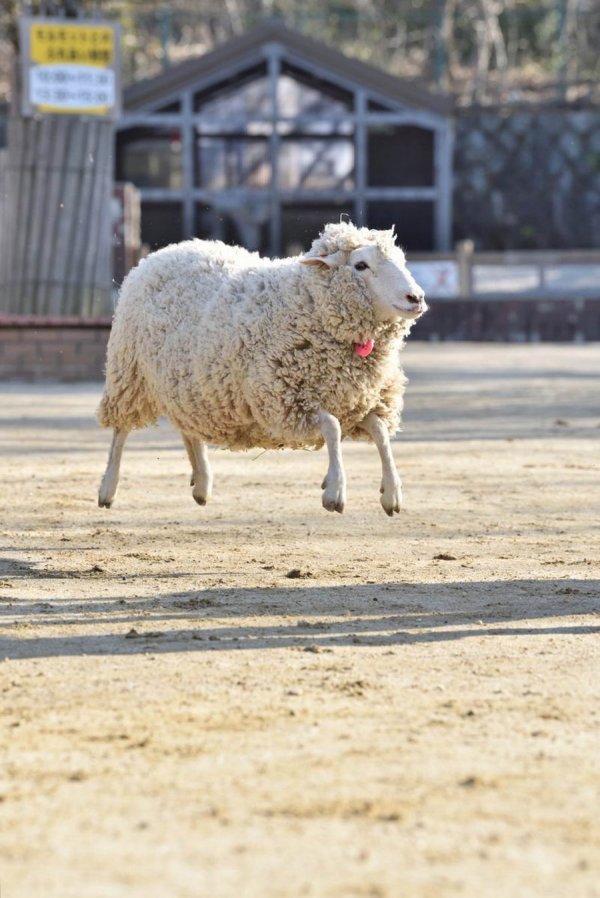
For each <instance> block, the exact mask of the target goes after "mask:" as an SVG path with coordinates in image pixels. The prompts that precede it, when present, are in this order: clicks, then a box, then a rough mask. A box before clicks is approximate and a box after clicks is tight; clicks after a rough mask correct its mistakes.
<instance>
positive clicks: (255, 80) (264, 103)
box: [194, 65, 273, 124]
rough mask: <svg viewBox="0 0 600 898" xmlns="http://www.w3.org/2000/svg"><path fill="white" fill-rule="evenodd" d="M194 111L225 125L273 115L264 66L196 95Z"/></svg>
mask: <svg viewBox="0 0 600 898" xmlns="http://www.w3.org/2000/svg"><path fill="white" fill-rule="evenodd" d="M194 109H195V110H196V112H200V113H202V115H206V116H207V117H208V118H212V119H217V120H218V119H221V120H222V121H224V122H226V123H227V124H231V123H232V121H245V120H246V119H251V118H269V117H270V116H271V115H272V114H273V105H272V102H271V91H270V85H269V79H268V77H267V69H266V65H260V66H256V67H255V68H254V69H250V70H249V71H247V72H244V73H243V74H239V75H236V76H235V78H231V79H229V81H227V82H225V83H223V84H220V85H218V86H217V87H213V88H210V90H208V91H204V92H202V93H199V94H196V96H195V98H194Z"/></svg>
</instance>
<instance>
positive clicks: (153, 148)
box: [116, 128, 183, 190]
mask: <svg viewBox="0 0 600 898" xmlns="http://www.w3.org/2000/svg"><path fill="white" fill-rule="evenodd" d="M116 156H117V180H118V181H132V182H133V183H134V184H135V185H136V187H170V188H171V189H173V190H179V189H181V186H182V183H183V170H182V162H181V156H182V154H181V134H180V132H179V129H177V128H172V129H171V128H129V129H128V130H127V131H121V132H120V133H119V134H118V136H117V149H116Z"/></svg>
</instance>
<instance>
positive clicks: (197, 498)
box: [192, 493, 206, 505]
mask: <svg viewBox="0 0 600 898" xmlns="http://www.w3.org/2000/svg"><path fill="white" fill-rule="evenodd" d="M192 496H194V501H195V502H197V503H198V505H206V496H196V495H195V494H194V493H192Z"/></svg>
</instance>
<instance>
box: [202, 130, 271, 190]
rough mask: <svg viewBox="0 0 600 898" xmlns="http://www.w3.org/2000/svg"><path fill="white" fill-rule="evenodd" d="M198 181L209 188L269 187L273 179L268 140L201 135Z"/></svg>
mask: <svg viewBox="0 0 600 898" xmlns="http://www.w3.org/2000/svg"><path fill="white" fill-rule="evenodd" d="M196 147H197V149H196V184H197V185H198V186H199V187H205V188H206V189H208V190H227V189H229V188H232V187H268V186H269V184H270V182H271V162H270V157H269V142H268V141H267V140H265V139H264V138H262V137H261V138H251V137H238V136H232V137H199V138H198V140H197V143H196Z"/></svg>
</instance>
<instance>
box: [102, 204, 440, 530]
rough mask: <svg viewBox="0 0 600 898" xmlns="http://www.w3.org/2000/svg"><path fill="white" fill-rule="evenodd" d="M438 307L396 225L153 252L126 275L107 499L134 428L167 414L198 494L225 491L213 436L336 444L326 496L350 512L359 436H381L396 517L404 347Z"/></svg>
mask: <svg viewBox="0 0 600 898" xmlns="http://www.w3.org/2000/svg"><path fill="white" fill-rule="evenodd" d="M426 309H427V305H426V303H425V298H424V293H423V290H422V289H421V288H420V287H419V286H418V284H417V283H416V281H415V280H414V278H413V277H412V275H411V274H410V272H409V271H408V269H407V266H406V260H405V256H404V253H403V252H402V250H401V249H400V248H399V247H398V246H397V245H396V242H395V237H394V229H393V228H392V230H390V231H376V230H369V229H367V228H359V227H356V226H354V225H353V224H352V223H350V222H346V221H343V222H340V223H336V224H328V225H326V226H325V227H324V229H323V231H322V232H321V234H320V235H319V237H317V238H316V239H315V240H314V241H313V243H312V246H311V248H310V250H309V251H308V252H307V253H306V254H304V255H301V256H296V257H294V258H291V259H268V258H262V257H260V256H259V255H257V254H256V253H250V252H248V251H247V250H245V249H242V248H240V247H231V246H226V245H225V244H223V243H221V242H218V241H215V242H213V241H202V240H190V241H185V242H183V243H178V244H172V245H171V246H167V247H165V248H163V249H161V250H159V251H157V252H155V253H153V254H151V255H150V256H148V257H147V258H146V259H144V260H142V261H141V262H140V264H139V265H138V266H137V267H136V268H135V269H133V270H132V271H131V272H130V273H129V274H128V276H127V278H126V279H125V281H124V283H123V286H122V289H121V295H120V300H119V303H118V306H117V310H116V313H115V318H114V322H113V327H112V332H111V335H110V340H109V343H108V350H107V364H106V385H105V390H104V394H103V397H102V400H101V402H100V406H99V409H98V421H99V423H100V425H101V426H103V427H109V428H113V431H114V433H113V440H112V445H111V448H110V453H109V460H108V465H107V468H106V472H105V474H104V477H103V479H102V483H101V485H100V490H99V495H98V504H99V505H100V506H101V507H104V508H110V506H111V504H112V502H113V499H114V497H115V494H116V490H117V485H118V479H119V466H120V461H121V454H122V452H123V447H124V444H125V440H126V438H127V435H128V434H129V432H130V431H131V430H133V429H135V428H141V427H144V426H145V425H147V424H151V423H153V422H155V421H156V420H157V418H158V417H159V416H160V415H166V416H167V417H168V419H169V420H170V421H171V423H172V424H173V426H174V427H175V428H177V429H178V430H179V431H180V433H181V434H182V437H183V442H184V445H185V448H186V450H187V454H188V456H189V460H190V463H191V466H192V478H191V484H192V486H193V491H192V495H193V498H194V499H195V500H196V502H197V503H198V504H199V505H205V504H206V502H207V500H208V498H209V497H210V495H211V491H212V474H211V470H210V466H209V462H208V455H207V444H209V443H210V444H212V445H215V446H218V447H220V448H226V449H250V448H255V447H261V448H264V449H275V448H277V449H279V448H284V447H287V448H293V449H298V448H320V447H321V446H323V444H326V446H327V450H328V454H329V465H328V469H327V473H326V475H325V479H324V481H323V483H322V490H323V493H322V504H323V506H324V508H325V509H327V511H336V512H340V513H341V512H342V511H343V510H344V506H345V504H346V475H345V471H344V465H343V461H342V453H341V440H342V439H343V438H344V437H347V438H349V439H352V440H354V439H366V440H369V441H372V442H373V443H375V445H376V447H377V449H378V451H379V455H380V458H381V465H382V481H381V489H380V493H381V500H380V501H381V505H382V506H383V509H384V511H385V512H386V514H388V515H389V516H390V517H392V516H393V515H394V513H398V512H399V511H400V505H401V482H400V476H399V474H398V472H397V470H396V466H395V464H394V459H393V456H392V449H391V445H390V435H393V434H394V433H395V432H396V431H397V430H398V428H399V425H400V415H401V410H402V405H403V393H404V386H405V383H406V379H405V377H404V374H403V372H402V368H401V366H400V361H399V357H398V352H399V350H400V348H401V347H402V344H403V340H404V337H405V336H406V335H407V334H408V331H409V330H410V327H411V326H412V324H413V323H414V321H415V320H416V319H417V318H419V317H420V316H421V315H422V314H423V312H424V311H425V310H426Z"/></svg>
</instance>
